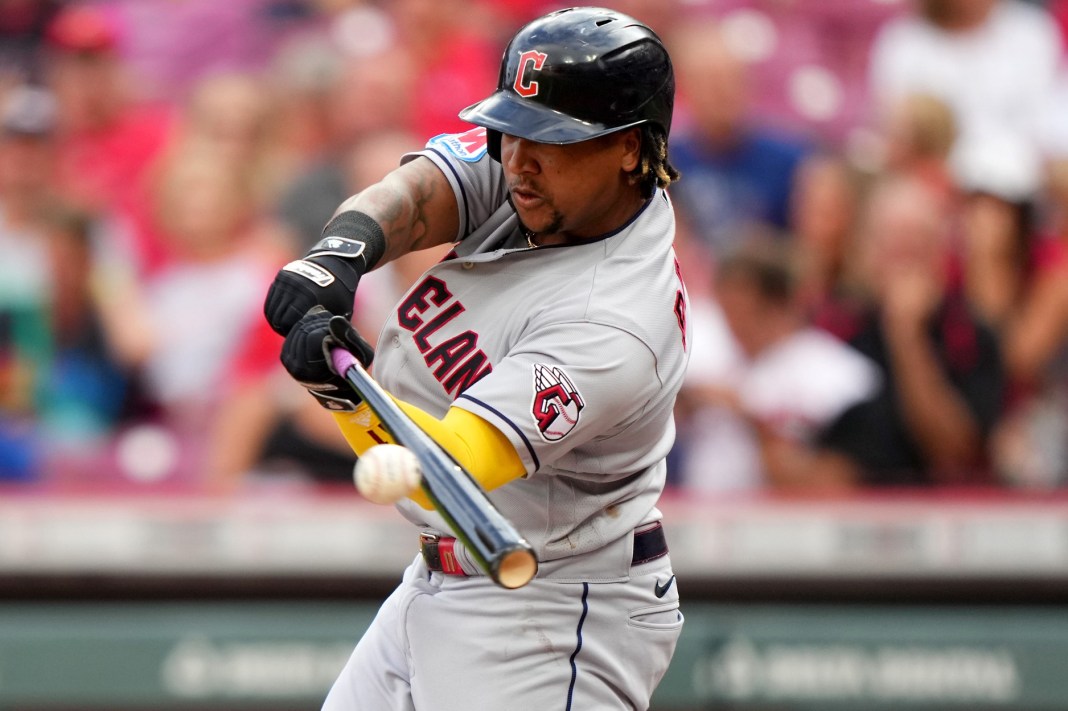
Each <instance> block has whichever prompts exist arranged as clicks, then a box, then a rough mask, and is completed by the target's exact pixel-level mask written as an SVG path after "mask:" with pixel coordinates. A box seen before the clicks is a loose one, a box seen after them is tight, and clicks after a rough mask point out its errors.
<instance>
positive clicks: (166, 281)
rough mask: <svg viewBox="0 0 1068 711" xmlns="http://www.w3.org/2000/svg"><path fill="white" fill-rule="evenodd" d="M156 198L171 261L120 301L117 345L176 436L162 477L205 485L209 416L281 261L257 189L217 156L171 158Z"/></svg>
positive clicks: (191, 154) (254, 325) (258, 318)
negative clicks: (266, 238)
mask: <svg viewBox="0 0 1068 711" xmlns="http://www.w3.org/2000/svg"><path fill="white" fill-rule="evenodd" d="M154 197H155V200H154V203H153V206H154V208H155V213H156V215H157V217H158V223H159V226H160V231H161V234H162V235H163V236H164V237H165V238H166V239H167V241H168V242H167V245H166V246H167V251H168V254H169V255H170V259H169V260H168V261H167V262H166V263H164V264H163V265H161V266H160V267H159V268H157V269H156V270H155V271H153V272H151V273H150V274H149V275H148V276H147V278H146V279H145V281H144V282H143V284H141V285H140V286H139V291H140V293H131V294H126V295H123V296H120V297H118V298H119V301H120V303H121V304H122V310H123V313H124V318H123V320H122V321H121V322H119V323H117V324H115V325H116V326H118V327H122V331H123V332H122V333H119V334H117V339H116V340H117V342H119V343H122V344H123V348H124V350H125V357H126V358H128V359H130V360H131V361H133V362H136V363H138V364H139V365H140V367H141V369H142V373H143V378H144V380H143V388H144V394H145V396H146V398H147V399H148V400H149V401H150V402H151V403H153V404H154V405H155V407H156V409H157V411H158V413H159V414H158V418H159V420H160V423H161V424H163V425H164V426H165V427H166V428H167V429H168V430H169V432H170V433H171V435H172V436H173V437H174V438H175V443H173V447H174V448H175V449H176V450H177V456H176V457H175V461H174V462H173V466H172V467H171V470H170V471H168V472H164V473H162V474H161V476H163V475H164V474H166V475H179V474H180V475H184V476H188V475H193V476H194V477H196V478H198V480H205V479H208V478H210V477H212V476H213V475H214V473H213V472H211V471H208V470H206V468H205V464H204V462H205V461H206V460H205V457H207V456H208V455H207V453H206V452H205V449H206V447H207V443H208V434H209V432H210V431H211V428H212V426H213V422H214V417H213V415H212V413H213V412H214V411H215V410H216V408H217V407H218V406H219V404H220V402H222V401H223V400H224V399H225V396H226V393H227V385H228V382H227V376H228V374H229V373H230V371H231V369H232V368H233V367H234V366H233V362H234V359H235V358H236V357H237V354H238V353H239V352H240V350H241V349H242V348H243V346H244V344H245V343H246V342H247V340H248V339H249V338H250V334H252V333H254V332H255V331H256V329H257V328H258V327H259V325H260V322H261V321H262V320H263V318H262V304H263V294H264V293H265V291H266V288H267V285H268V284H269V283H270V279H271V278H272V277H273V274H274V272H275V270H276V268H277V263H278V261H279V256H278V254H277V253H276V252H273V251H271V250H270V249H265V248H264V246H263V244H262V242H261V241H260V240H259V239H258V237H259V233H258V232H257V231H256V229H255V227H256V222H257V220H256V215H255V212H254V210H253V209H252V207H253V204H254V203H253V200H252V187H251V184H250V183H249V181H248V180H247V179H246V176H245V174H244V173H243V172H242V171H241V170H240V169H239V166H234V165H232V164H231V163H229V162H228V161H227V160H226V159H225V157H224V156H223V155H221V154H218V153H215V152H214V151H210V152H205V151H203V150H188V151H185V152H183V153H181V154H180V155H174V156H171V160H170V161H169V162H168V164H167V165H165V166H164V168H163V170H162V171H161V172H160V174H159V182H158V185H157V189H156V192H155V196H154ZM115 297H116V295H113V298H115ZM234 446H237V445H236V443H235V445H234Z"/></svg>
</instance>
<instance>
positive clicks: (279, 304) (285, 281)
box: [263, 210, 386, 336]
mask: <svg viewBox="0 0 1068 711" xmlns="http://www.w3.org/2000/svg"><path fill="white" fill-rule="evenodd" d="M385 251H386V236H385V233H384V232H383V231H382V227H381V226H380V225H379V224H378V222H376V221H375V220H374V218H372V217H371V216H369V215H366V214H364V213H362V212H355V211H352V210H349V211H346V212H343V213H341V214H340V215H337V216H336V217H335V218H334V219H332V220H331V221H330V222H329V223H328V224H327V225H326V228H324V230H323V238H322V239H321V240H319V242H317V243H316V244H315V246H314V247H312V248H311V250H309V251H308V253H307V254H306V255H305V256H304V258H303V259H298V260H296V261H293V262H290V263H289V264H287V265H285V266H284V267H282V269H281V271H279V272H278V275H277V276H276V277H275V279H274V282H273V283H272V284H271V287H270V289H269V290H268V291H267V299H266V300H265V301H264V304H263V313H264V316H265V317H266V319H267V323H269V324H270V325H271V328H273V329H274V330H275V331H276V332H277V333H279V334H280V335H283V336H285V335H288V334H289V332H290V330H292V328H293V326H294V325H295V324H296V323H297V321H299V320H300V319H301V317H303V316H304V314H306V313H307V312H308V310H309V309H311V308H312V307H313V306H322V307H324V308H325V309H326V310H328V311H330V312H331V313H334V314H341V315H344V316H345V317H346V318H348V317H351V316H352V304H353V300H354V299H355V296H356V287H357V285H358V284H359V283H360V277H362V276H363V275H364V274H366V273H367V272H368V271H370V270H371V269H372V268H373V267H374V266H375V265H376V264H378V262H379V260H381V258H382V255H383V254H385Z"/></svg>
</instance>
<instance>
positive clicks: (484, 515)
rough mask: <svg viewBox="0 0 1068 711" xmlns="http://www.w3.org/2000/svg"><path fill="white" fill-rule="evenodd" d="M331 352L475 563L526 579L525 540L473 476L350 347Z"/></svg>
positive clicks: (534, 565)
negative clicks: (406, 453) (413, 462)
mask: <svg viewBox="0 0 1068 711" xmlns="http://www.w3.org/2000/svg"><path fill="white" fill-rule="evenodd" d="M334 318H335V319H336V318H342V317H337V316H335V317H334ZM342 320H344V319H343V318H342ZM345 325H346V326H347V324H345ZM331 327H332V328H331V330H333V327H334V324H333V323H332V324H331ZM331 357H332V359H333V362H334V369H335V370H336V371H337V372H338V373H341V374H342V375H343V377H344V378H345V380H347V381H348V383H349V384H350V385H351V386H352V387H353V389H355V390H356V392H357V393H359V394H360V397H362V398H363V400H364V402H366V403H367V406H368V407H370V408H371V410H372V411H373V412H374V413H375V414H376V415H377V416H378V419H379V420H380V421H381V422H382V426H383V427H385V428H386V430H387V431H388V432H389V434H390V435H392V437H393V439H395V440H396V441H397V443H398V444H400V445H403V446H405V447H407V448H408V449H409V450H411V452H412V454H414V455H415V456H416V458H417V459H418V460H419V465H420V468H421V469H422V474H423V476H422V483H421V484H420V487H421V488H422V490H423V492H424V493H426V495H427V498H429V499H430V501H431V503H433V504H434V508H435V509H437V510H438V512H439V513H441V515H442V516H443V517H444V518H445V520H446V521H448V522H449V525H450V526H451V527H452V530H453V532H454V533H455V534H456V537H457V539H459V540H460V541H461V542H462V543H463V544H464V545H465V546H466V547H467V550H468V551H469V552H470V553H471V555H472V557H473V558H474V559H475V562H476V563H478V565H479V567H480V568H482V570H484V571H485V572H486V574H487V575H489V577H490V578H491V579H492V580H493V582H495V583H496V584H498V585H500V586H501V587H504V588H508V589H515V588H519V587H522V586H524V585H526V584H527V583H528V582H530V580H531V579H532V578H533V577H534V575H535V573H537V572H538V561H537V558H536V557H535V556H534V551H533V549H532V548H531V545H530V543H528V542H527V541H526V539H524V538H523V536H522V535H520V533H519V532H518V531H517V530H516V528H515V526H513V525H512V523H511V522H510V521H508V519H506V518H505V517H504V516H503V515H502V514H501V512H500V511H498V510H497V507H495V506H494V505H493V503H492V502H491V501H490V500H489V499H488V498H487V497H486V492H485V491H484V490H483V489H482V487H481V486H480V485H479V483H478V482H477V481H476V480H475V478H474V477H472V476H471V474H470V473H469V472H468V471H467V470H465V469H464V468H463V467H462V466H460V464H459V463H458V462H457V461H456V460H455V459H453V458H452V455H450V454H449V453H448V452H446V451H445V450H444V449H442V447H441V445H439V444H438V443H437V442H435V441H434V440H433V439H431V438H430V435H428V434H427V433H426V432H424V431H423V429H422V428H421V427H419V425H417V424H416V423H415V422H414V421H413V420H412V419H411V418H410V417H408V415H407V414H405V412H404V411H403V410H401V409H400V408H399V407H398V406H397V403H395V402H394V401H393V399H392V398H391V397H390V396H389V395H388V394H387V393H386V391H385V390H383V389H382V388H381V387H380V386H379V385H378V383H376V382H375V381H374V380H373V379H372V378H371V376H370V375H369V374H368V373H367V371H366V370H364V368H363V366H362V365H361V364H360V362H359V361H358V360H356V357H355V356H353V355H352V353H350V352H349V351H347V350H345V349H344V348H334V349H333V350H332V351H331Z"/></svg>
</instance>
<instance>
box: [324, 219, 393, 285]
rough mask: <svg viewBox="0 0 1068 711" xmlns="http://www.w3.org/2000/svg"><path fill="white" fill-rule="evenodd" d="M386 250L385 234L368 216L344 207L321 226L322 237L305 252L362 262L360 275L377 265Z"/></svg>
mask: <svg viewBox="0 0 1068 711" xmlns="http://www.w3.org/2000/svg"><path fill="white" fill-rule="evenodd" d="M385 253H386V233H385V232H383V231H382V226H381V225H379V224H378V221H377V220H375V219H374V218H373V217H371V216H370V215H368V214H366V213H363V212H357V211H356V210H346V211H345V212H342V213H339V214H338V215H335V216H334V219H332V220H330V222H328V223H326V227H324V228H323V238H322V239H320V240H319V241H318V242H317V243H316V244H315V246H314V247H312V248H311V250H310V251H309V252H308V254H307V255H306V257H316V256H332V257H341V258H342V259H356V258H357V257H359V258H360V259H361V260H362V261H363V269H361V270H360V273H361V274H365V273H367V272H369V271H371V270H372V269H374V267H375V265H376V264H378V262H379V260H381V259H382V255H384V254H385Z"/></svg>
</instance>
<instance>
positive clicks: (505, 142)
mask: <svg viewBox="0 0 1068 711" xmlns="http://www.w3.org/2000/svg"><path fill="white" fill-rule="evenodd" d="M536 146H537V143H535V142H534V141H530V140H527V139H526V138H520V137H518V136H509V135H507V134H505V135H504V136H501V162H502V163H503V164H504V165H505V167H507V168H508V169H509V170H510V171H511V172H512V173H515V174H519V173H536V172H538V169H539V164H538V159H537V151H536Z"/></svg>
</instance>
